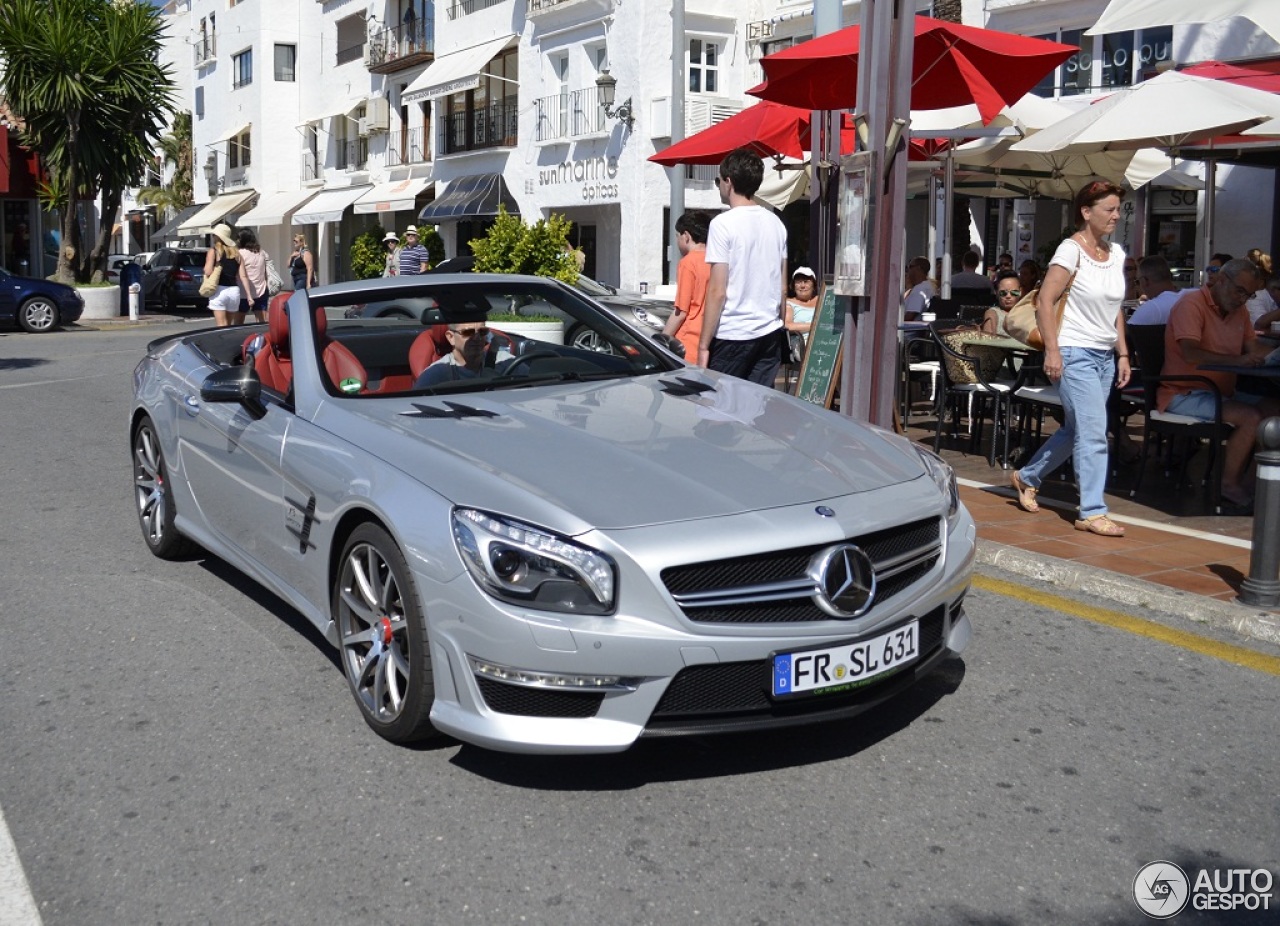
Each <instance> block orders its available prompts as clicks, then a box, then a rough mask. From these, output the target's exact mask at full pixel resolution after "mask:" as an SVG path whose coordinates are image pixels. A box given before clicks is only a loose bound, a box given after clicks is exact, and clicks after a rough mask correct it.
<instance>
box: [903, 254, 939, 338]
mask: <svg viewBox="0 0 1280 926" xmlns="http://www.w3.org/2000/svg"><path fill="white" fill-rule="evenodd" d="M906 275H907V294H906V296H904V297H903V300H902V317H903V320H904V321H909V322H915V321H920V317H921V316H922V315H924V313H925V310H926V309H928V308H929V303H930V302H932V301H933V297H934V296H936V295H938V288H937V287H936V286H934V285H933V281H932V280H930V279H929V258H927V257H913V258H911V260H909V261H907V272H906Z"/></svg>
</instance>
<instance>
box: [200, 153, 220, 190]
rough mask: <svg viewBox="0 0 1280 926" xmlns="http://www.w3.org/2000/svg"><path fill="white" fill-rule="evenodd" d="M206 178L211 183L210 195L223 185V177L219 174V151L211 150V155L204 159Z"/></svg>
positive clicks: (206, 181)
mask: <svg viewBox="0 0 1280 926" xmlns="http://www.w3.org/2000/svg"><path fill="white" fill-rule="evenodd" d="M204 180H205V183H207V184H208V185H209V194H210V195H212V194H213V192H214V191H215V190H217V188H218V187H219V186H221V183H222V178H221V177H219V176H218V153H217V152H216V151H210V152H209V156H208V157H207V158H205V159H204Z"/></svg>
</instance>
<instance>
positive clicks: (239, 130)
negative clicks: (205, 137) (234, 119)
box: [205, 122, 253, 148]
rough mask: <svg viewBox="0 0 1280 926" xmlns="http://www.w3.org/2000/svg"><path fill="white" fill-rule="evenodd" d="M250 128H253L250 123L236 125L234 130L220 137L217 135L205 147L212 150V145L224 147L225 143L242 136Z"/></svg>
mask: <svg viewBox="0 0 1280 926" xmlns="http://www.w3.org/2000/svg"><path fill="white" fill-rule="evenodd" d="M252 126H253V123H252V122H246V123H245V124H244V125H238V126H236V127H235V128H234V129H231V130H230V131H228V132H226V133H224V134H222V135H219V136H218V137H217V138H215V139H214V140H213V141H211V142H209V144H208V145H206V146H205V147H208V148H212V147H213V146H214V145H225V144H226V143H227V142H229V141H231V139H233V138H235V137H236V136H237V135H243V134H244V133H245V132H247V131H249V129H250V128H251V127H252Z"/></svg>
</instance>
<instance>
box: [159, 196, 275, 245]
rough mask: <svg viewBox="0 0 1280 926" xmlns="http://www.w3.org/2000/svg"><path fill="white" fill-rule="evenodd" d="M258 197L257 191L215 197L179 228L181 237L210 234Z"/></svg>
mask: <svg viewBox="0 0 1280 926" xmlns="http://www.w3.org/2000/svg"><path fill="white" fill-rule="evenodd" d="M257 195H258V192H257V190H236V191H235V192H234V193H222V194H220V195H218V196H215V197H214V198H213V199H212V200H211V201H210V203H209V204H208V205H207V206H205V207H204V208H203V209H201V210H200V211H199V212H197V213H196V214H195V215H193V216H192V217H191V218H189V219H187V220H186V221H185V222H183V223H182V224H181V225H179V226H178V235H179V237H183V238H185V237H187V236H188V235H207V234H209V231H210V229H212V228H213V226H215V225H217V224H218V223H219V222H221V221H222V220H223V219H225V218H226V217H227V216H229V215H231V214H232V213H235V212H238V211H239V210H240V209H242V208H244V207H245V206H247V205H248V204H249V200H251V199H253V198H254V197H255V196H257Z"/></svg>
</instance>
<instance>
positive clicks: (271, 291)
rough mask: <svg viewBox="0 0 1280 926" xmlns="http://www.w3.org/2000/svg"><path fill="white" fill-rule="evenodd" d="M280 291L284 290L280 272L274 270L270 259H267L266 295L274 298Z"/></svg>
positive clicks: (273, 264)
mask: <svg viewBox="0 0 1280 926" xmlns="http://www.w3.org/2000/svg"><path fill="white" fill-rule="evenodd" d="M282 289H284V280H282V279H281V278H280V271H279V270H277V269H276V265H275V263H274V262H273V261H272V260H271V258H270V257H267V295H268V296H274V295H276V294H277V293H279V292H280V290H282Z"/></svg>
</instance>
